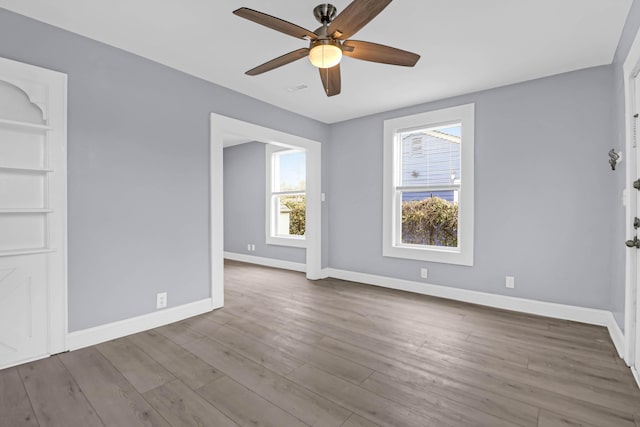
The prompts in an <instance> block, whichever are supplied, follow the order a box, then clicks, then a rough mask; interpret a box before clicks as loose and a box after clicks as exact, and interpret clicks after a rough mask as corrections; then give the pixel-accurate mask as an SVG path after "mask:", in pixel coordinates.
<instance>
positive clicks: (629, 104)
mask: <svg viewBox="0 0 640 427" xmlns="http://www.w3.org/2000/svg"><path fill="white" fill-rule="evenodd" d="M622 70H623V82H624V95H625V112H624V121H625V149H626V156H627V167H626V177H625V178H626V183H627V187H626V188H625V190H624V191H625V193H626V195H627V200H626V202H627V203H626V209H625V218H626V235H627V236H628V237H631V236H633V235H635V231H636V230H633V229H632V225H633V218H634V217H635V216H636V206H637V197H638V196H637V194H636V193H637V192H636V191H629V187H628V186H629V183H631V182H633V181H635V180H636V179H637V172H638V167H637V160H636V157H637V152H636V151H637V150H639V149H640V147H639V148H637V149H634V148H632V146H633V141H632V138H633V126H634V123H633V117H632V116H633V115H634V114H635V111H634V104H635V99H634V98H635V93H636V90H635V85H634V76H636V75H637V74H638V71H639V70H640V32H638V33H636V36H635V38H634V40H633V44H632V45H631V49H630V50H629V53H628V54H627V58H626V59H625V61H624V64H623V67H622ZM634 150H635V151H634ZM625 258H626V262H625V265H626V268H625V321H624V330H625V338H626V339H625V341H626V351H625V355H624V359H625V361H626V362H627V365H629V366H633V365H634V364H635V360H636V359H637V356H636V349H637V344H638V343H637V342H636V337H637V334H640V330H636V326H637V319H636V317H637V313H636V310H640V305H638V307H636V303H637V299H638V298H637V296H636V289H637V287H638V280H637V276H636V273H637V266H636V253H635V251H630V250H628V251H627V253H626V256H625Z"/></svg>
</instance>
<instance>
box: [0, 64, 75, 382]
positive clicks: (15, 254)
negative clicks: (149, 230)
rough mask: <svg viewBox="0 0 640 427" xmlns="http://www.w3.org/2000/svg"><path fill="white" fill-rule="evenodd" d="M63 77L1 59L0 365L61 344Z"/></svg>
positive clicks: (63, 294)
mask: <svg viewBox="0 0 640 427" xmlns="http://www.w3.org/2000/svg"><path fill="white" fill-rule="evenodd" d="M66 299H67V298H66V75H64V74H61V73H57V72H53V71H50V70H45V69H42V68H38V67H33V66H30V65H26V64H21V63H17V62H14V61H10V60H7V59H4V58H0V369H1V368H4V367H8V366H12V365H16V364H19V363H23V362H26V361H29V360H34V359H37V358H41V357H45V356H47V355H49V354H53V353H57V352H61V351H64V350H65V349H66V343H65V340H66V333H67V328H66V322H67V316H66Z"/></svg>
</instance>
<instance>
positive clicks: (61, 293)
mask: <svg viewBox="0 0 640 427" xmlns="http://www.w3.org/2000/svg"><path fill="white" fill-rule="evenodd" d="M0 75H2V76H3V77H2V79H3V80H5V81H7V82H8V83H10V84H12V85H14V86H16V87H18V88H19V89H21V90H22V91H23V92H24V93H25V94H26V95H27V96H28V98H29V100H30V101H31V103H33V104H34V105H36V106H38V107H39V108H40V110H41V111H42V114H43V118H44V119H45V120H46V124H47V126H48V127H50V128H51V129H49V130H47V131H46V132H47V137H46V144H48V147H47V152H48V154H49V165H50V166H52V167H53V169H54V170H53V172H50V173H49V174H48V180H47V185H48V186H49V189H50V191H49V195H50V196H51V197H50V198H49V200H48V207H49V208H50V209H52V211H53V212H52V213H50V214H48V215H49V216H48V221H49V234H48V247H49V248H51V252H49V253H48V258H49V261H48V262H49V271H48V277H47V278H48V295H47V309H48V313H47V325H48V326H47V354H46V355H44V356H42V355H41V356H39V357H37V358H42V357H47V356H49V355H52V354H56V353H61V352H63V351H66V350H68V347H67V335H68V282H67V280H68V265H67V257H68V254H67V75H66V74H64V73H60V72H58V71H53V70H49V69H46V68H41V67H37V66H34V65H30V64H25V63H22V62H17V61H13V60H10V59H7V58H2V57H0ZM24 362H26V360H25V361H22V362H20V363H24Z"/></svg>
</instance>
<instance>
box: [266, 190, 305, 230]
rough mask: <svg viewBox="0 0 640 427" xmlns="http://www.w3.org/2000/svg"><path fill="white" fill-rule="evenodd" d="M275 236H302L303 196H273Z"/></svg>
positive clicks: (303, 217) (303, 228)
mask: <svg viewBox="0 0 640 427" xmlns="http://www.w3.org/2000/svg"><path fill="white" fill-rule="evenodd" d="M273 206H274V209H275V226H276V230H275V232H276V236H285V237H288V236H304V231H305V214H306V204H305V196H304V195H297V196H274V203H273Z"/></svg>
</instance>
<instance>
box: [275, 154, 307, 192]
mask: <svg viewBox="0 0 640 427" xmlns="http://www.w3.org/2000/svg"><path fill="white" fill-rule="evenodd" d="M273 158H274V162H273V164H274V180H273V185H274V189H273V191H276V192H278V191H304V190H305V181H306V177H307V171H306V156H305V152H304V151H293V150H287V151H281V152H277V153H275V154H274V155H273Z"/></svg>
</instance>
